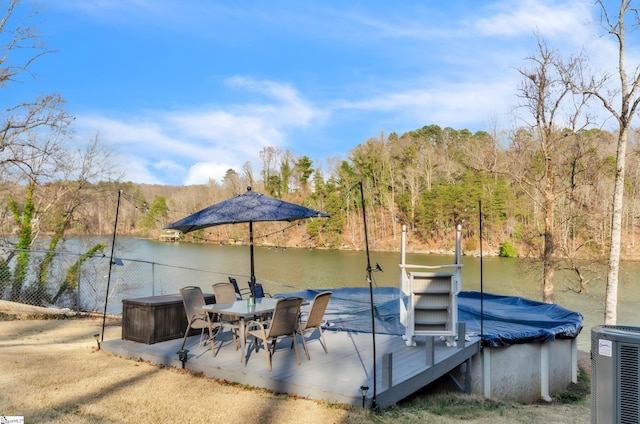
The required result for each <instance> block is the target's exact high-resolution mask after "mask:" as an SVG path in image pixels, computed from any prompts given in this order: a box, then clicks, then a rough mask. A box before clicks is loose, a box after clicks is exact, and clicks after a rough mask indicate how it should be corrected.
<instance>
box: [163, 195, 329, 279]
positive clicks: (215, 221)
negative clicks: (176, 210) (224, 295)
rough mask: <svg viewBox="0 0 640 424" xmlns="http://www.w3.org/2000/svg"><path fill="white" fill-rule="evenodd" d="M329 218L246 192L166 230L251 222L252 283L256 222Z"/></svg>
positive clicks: (199, 212) (189, 229) (182, 220)
mask: <svg viewBox="0 0 640 424" xmlns="http://www.w3.org/2000/svg"><path fill="white" fill-rule="evenodd" d="M314 217H316V218H328V217H329V214H326V213H324V212H320V211H316V210H313V209H309V208H306V207H304V206H300V205H296V204H294V203H289V202H285V201H284V200H280V199H274V198H273V197H269V196H265V195H264V194H260V193H256V192H254V191H251V187H247V191H246V192H245V193H243V194H239V195H237V196H235V197H232V198H231V199H227V200H224V201H222V202H220V203H216V204H214V205H211V206H209V207H207V208H205V209H202V210H200V211H198V212H195V213H193V214H191V215H189V216H187V217H185V218H182V219H181V220H179V221H176V222H174V223H173V224H169V225H167V226H166V227H165V229H170V230H180V231H182V232H183V233H188V232H190V231H196V230H201V229H203V228H208V227H213V226H216V225H222V224H238V223H244V222H248V223H249V250H250V258H251V283H252V284H253V283H255V282H256V277H255V271H254V259H253V223H254V222H264V221H296V220H299V219H305V218H314Z"/></svg>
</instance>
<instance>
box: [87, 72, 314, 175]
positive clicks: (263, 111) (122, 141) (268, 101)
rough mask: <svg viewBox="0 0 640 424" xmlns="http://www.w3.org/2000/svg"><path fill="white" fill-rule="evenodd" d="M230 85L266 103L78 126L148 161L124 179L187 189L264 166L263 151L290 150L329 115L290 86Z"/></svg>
mask: <svg viewBox="0 0 640 424" xmlns="http://www.w3.org/2000/svg"><path fill="white" fill-rule="evenodd" d="M227 82H228V83H230V84H231V85H232V86H233V87H236V88H242V89H244V90H248V91H251V92H255V93H259V94H260V95H264V96H265V99H262V100H261V101H259V102H253V103H248V104H244V105H238V104H235V105H229V106H223V105H220V106H216V107H210V106H209V107H208V108H207V107H205V106H192V107H191V108H189V109H187V108H183V109H182V110H180V111H166V110H158V111H146V112H144V113H140V114H138V115H133V116H131V115H129V116H127V117H118V116H116V117H114V116H102V115H99V114H95V113H94V114H91V115H82V116H79V117H78V119H77V123H78V125H79V126H80V127H82V128H83V131H84V132H87V133H92V132H93V133H95V132H97V133H99V134H100V138H101V139H102V140H104V141H106V142H107V143H111V144H113V145H115V146H116V149H117V150H118V151H120V152H121V154H123V155H128V156H130V157H138V156H139V157H145V158H147V161H148V162H149V165H145V164H142V163H136V165H137V166H136V168H135V169H134V168H131V169H129V167H128V166H127V167H125V169H124V170H125V171H126V173H127V175H126V177H125V179H133V177H132V176H131V175H130V174H132V173H133V172H135V173H136V175H138V176H143V177H144V179H145V182H149V181H150V180H153V179H156V180H157V179H166V178H171V180H172V184H176V183H177V182H176V180H177V179H180V181H179V182H180V183H184V184H204V183H207V182H208V181H209V180H210V179H215V180H216V181H221V179H222V177H223V176H224V175H225V173H226V171H227V170H228V169H229V168H233V169H236V170H239V169H241V167H242V165H244V164H245V163H246V162H252V163H254V164H257V163H259V162H258V161H259V153H260V151H261V150H262V148H263V147H266V146H273V147H285V146H286V145H287V143H289V142H290V140H289V139H288V136H289V135H288V134H289V131H291V130H292V129H295V128H305V127H308V126H310V125H312V124H313V123H314V121H315V119H316V118H321V117H323V116H324V115H323V112H320V111H318V110H316V109H315V108H314V107H313V106H311V105H310V104H308V102H306V101H304V100H303V99H301V97H300V95H299V93H298V92H297V91H296V90H295V89H294V88H292V87H291V86H289V85H286V84H281V83H276V82H272V81H258V80H252V79H248V78H241V77H235V78H231V79H229V80H228V81H227ZM129 162H130V163H132V161H129ZM143 169H146V170H147V173H146V175H143V172H142V170H143ZM187 169H188V171H186V170H187ZM153 175H156V177H152V176H153Z"/></svg>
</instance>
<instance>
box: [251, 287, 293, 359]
mask: <svg viewBox="0 0 640 424" xmlns="http://www.w3.org/2000/svg"><path fill="white" fill-rule="evenodd" d="M302 301H303V299H302V298H301V297H287V298H283V299H280V300H278V303H277V304H276V307H275V309H274V311H273V316H272V317H271V319H270V320H269V321H256V320H253V321H249V322H248V323H247V331H246V336H245V337H249V336H253V338H254V343H255V348H256V352H257V351H258V348H259V344H258V340H260V341H261V342H262V346H263V348H264V350H265V354H266V356H267V366H268V367H269V371H271V370H272V368H271V357H272V356H273V354H274V353H275V350H276V341H277V339H278V337H291V338H292V339H293V342H294V343H293V347H294V348H295V351H296V360H297V361H298V365H300V355H299V354H298V344H297V343H296V342H295V340H296V328H297V327H298V320H299V318H300V306H301V305H302ZM269 342H271V346H270V347H269ZM247 351H250V350H249V349H247Z"/></svg>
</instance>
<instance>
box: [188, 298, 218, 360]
mask: <svg viewBox="0 0 640 424" xmlns="http://www.w3.org/2000/svg"><path fill="white" fill-rule="evenodd" d="M180 295H181V296H182V303H183V304H184V312H185V314H186V315H187V329H186V330H185V332H184V338H183V339H182V346H181V347H180V350H182V349H184V345H185V343H186V342H187V338H188V337H189V333H190V332H191V330H192V329H194V328H198V329H202V332H201V333H200V341H199V342H198V343H202V338H203V336H204V330H205V329H208V330H209V339H210V340H211V345H212V346H213V337H214V328H216V325H215V324H216V323H213V322H212V321H211V317H209V314H208V313H206V312H204V311H203V310H202V307H203V306H204V305H206V302H205V299H204V294H202V290H201V289H200V287H196V286H186V287H183V288H181V289H180ZM205 343H206V342H205ZM214 354H215V353H214Z"/></svg>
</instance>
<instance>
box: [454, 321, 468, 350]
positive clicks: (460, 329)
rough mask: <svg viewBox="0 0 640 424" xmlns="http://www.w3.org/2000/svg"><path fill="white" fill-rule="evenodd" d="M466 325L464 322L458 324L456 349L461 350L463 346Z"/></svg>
mask: <svg viewBox="0 0 640 424" xmlns="http://www.w3.org/2000/svg"><path fill="white" fill-rule="evenodd" d="M465 335H466V324H465V323H464V322H458V343H457V344H456V346H457V347H460V348H463V347H464V345H465Z"/></svg>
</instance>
